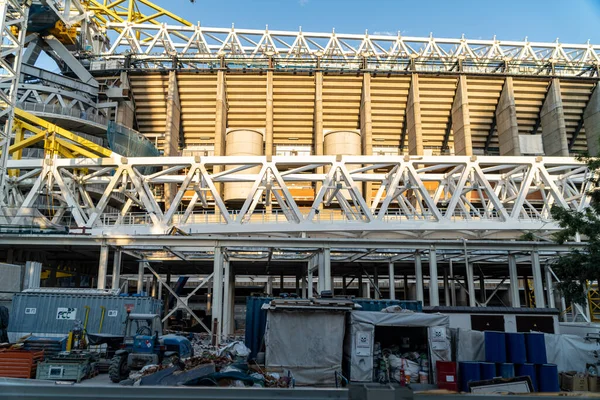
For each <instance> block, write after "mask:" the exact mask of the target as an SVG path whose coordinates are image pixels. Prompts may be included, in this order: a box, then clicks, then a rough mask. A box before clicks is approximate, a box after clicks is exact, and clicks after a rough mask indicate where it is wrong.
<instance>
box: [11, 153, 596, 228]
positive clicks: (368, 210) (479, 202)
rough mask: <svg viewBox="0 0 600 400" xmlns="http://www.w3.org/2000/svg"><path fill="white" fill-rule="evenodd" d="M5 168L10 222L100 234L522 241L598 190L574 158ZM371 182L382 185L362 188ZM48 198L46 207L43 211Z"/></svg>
mask: <svg viewBox="0 0 600 400" xmlns="http://www.w3.org/2000/svg"><path fill="white" fill-rule="evenodd" d="M8 166H9V169H13V170H18V171H19V175H18V176H12V177H10V178H9V180H8V185H7V190H6V191H5V193H4V198H3V201H4V202H5V203H7V204H8V207H7V208H5V209H4V215H5V217H6V218H7V219H8V220H9V221H10V224H12V225H13V226H22V225H30V224H32V223H34V219H35V220H36V221H39V220H40V219H44V218H45V219H47V220H48V221H47V222H51V223H53V224H59V225H68V226H70V227H71V228H72V230H73V228H85V230H86V231H87V232H95V233H103V234H108V233H113V234H114V233H125V234H127V233H135V234H165V233H166V232H167V231H169V230H170V229H172V228H173V227H176V228H179V229H181V230H182V231H184V232H191V233H206V232H211V233H214V234H238V233H249V234H250V233H254V234H256V233H259V234H260V233H269V234H274V233H278V234H292V235H297V234H302V233H304V234H309V235H311V234H312V235H315V234H321V233H327V232H330V233H332V234H335V235H346V236H360V237H365V236H369V235H372V236H373V235H377V233H385V234H386V235H389V234H394V235H397V236H399V237H412V238H415V237H416V238H425V237H427V238H449V237H471V238H516V237H519V236H520V235H521V234H522V233H523V232H532V231H534V232H535V234H536V235H539V236H540V237H544V236H546V235H547V234H549V233H552V232H554V231H556V230H557V229H558V226H557V224H555V223H554V222H553V220H552V217H551V213H550V210H551V207H552V206H553V205H559V206H562V207H566V208H570V209H576V210H582V209H584V208H585V207H587V206H588V201H589V199H588V196H587V193H588V191H589V190H590V188H591V183H590V182H589V178H590V176H589V175H590V173H589V170H588V168H587V166H586V165H585V164H582V163H581V162H579V161H577V160H575V159H572V158H566V157H560V158H558V157H557V158H551V157H548V158H542V157H537V158H536V157H502V158H498V157H460V156H447V157H435V156H426V157H422V156H412V157H409V156H406V157H398V156H344V157H337V158H336V157H333V156H310V157H272V159H271V160H268V159H267V158H265V157H195V158H194V157H156V158H128V159H127V158H124V157H118V156H115V157H114V159H54V160H50V159H46V160H39V159H38V160H10V161H9V165H8ZM216 167H219V168H216ZM317 168H324V170H325V171H326V172H325V173H315V171H317ZM223 170H224V171H223ZM213 171H221V172H213ZM13 175H14V174H13ZM366 182H371V183H372V185H373V186H374V187H375V188H378V189H377V190H374V191H373V192H372V193H370V195H365V194H366V191H365V189H363V188H362V186H363V183H366ZM164 184H176V185H177V192H176V195H175V197H174V199H173V200H172V202H171V205H170V207H169V208H168V209H166V210H165V209H164V208H163V204H162V202H161V201H160V199H158V196H156V195H155V194H156V193H158V192H159V191H160V189H162V187H163V186H164ZM92 185H93V187H94V188H95V191H94V192H92V191H91V190H88V188H89V187H90V186H92ZM221 185H235V187H236V190H237V191H238V193H243V195H242V196H241V197H243V198H242V199H239V201H238V203H237V206H235V205H232V202H230V201H226V200H225V199H224V197H223V195H222V193H221V192H220V191H219V189H218V187H219V186H221ZM365 186H366V185H365ZM98 187H102V188H103V190H102V189H101V190H98ZM312 187H314V188H318V190H315V192H314V196H313V200H311V201H308V202H307V201H304V202H303V201H302V200H300V199H298V200H297V198H296V197H295V193H296V190H298V189H302V188H312ZM116 194H119V196H121V197H123V196H124V197H123V198H124V199H125V198H126V201H125V203H124V205H123V203H120V205H116V204H113V206H117V207H120V208H121V209H120V211H119V212H117V213H115V212H114V208H112V207H110V206H109V205H110V204H111V202H114V198H115V195H116ZM302 199H305V194H303V197H302ZM40 203H43V204H45V205H46V208H45V209H44V210H39V209H37V208H36V207H37V206H36V205H37V204H40Z"/></svg>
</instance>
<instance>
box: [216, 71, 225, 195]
mask: <svg viewBox="0 0 600 400" xmlns="http://www.w3.org/2000/svg"><path fill="white" fill-rule="evenodd" d="M216 97H217V107H216V112H215V150H214V152H215V156H224V155H225V136H226V134H227V86H226V82H225V71H223V70H219V71H218V72H217V96H216ZM221 170H222V167H221V166H214V167H213V171H214V173H217V172H221ZM215 186H216V188H217V191H218V192H219V193H223V184H222V183H220V182H217V183H215Z"/></svg>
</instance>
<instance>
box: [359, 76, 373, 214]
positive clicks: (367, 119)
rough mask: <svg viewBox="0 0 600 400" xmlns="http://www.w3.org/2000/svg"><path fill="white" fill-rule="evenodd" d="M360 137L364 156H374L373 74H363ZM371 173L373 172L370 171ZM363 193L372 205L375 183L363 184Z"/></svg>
mask: <svg viewBox="0 0 600 400" xmlns="http://www.w3.org/2000/svg"><path fill="white" fill-rule="evenodd" d="M360 137H361V142H362V154H363V155H365V156H367V155H368V156H370V155H373V119H372V112H371V73H370V72H365V73H364V74H363V84H362V94H361V100H360ZM368 172H369V173H370V172H371V171H368ZM363 193H364V197H365V200H366V201H367V204H370V203H371V201H372V200H371V198H372V193H373V182H363Z"/></svg>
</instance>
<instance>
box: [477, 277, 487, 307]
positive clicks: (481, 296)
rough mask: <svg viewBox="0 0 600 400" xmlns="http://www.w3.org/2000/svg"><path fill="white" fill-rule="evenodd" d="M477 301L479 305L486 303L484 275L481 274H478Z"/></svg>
mask: <svg viewBox="0 0 600 400" xmlns="http://www.w3.org/2000/svg"><path fill="white" fill-rule="evenodd" d="M479 299H480V302H481V304H486V303H487V296H486V292H485V275H484V274H483V272H480V274H479Z"/></svg>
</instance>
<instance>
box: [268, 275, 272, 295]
mask: <svg viewBox="0 0 600 400" xmlns="http://www.w3.org/2000/svg"><path fill="white" fill-rule="evenodd" d="M267 294H268V295H269V296H273V277H272V276H271V275H268V276H267Z"/></svg>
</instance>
